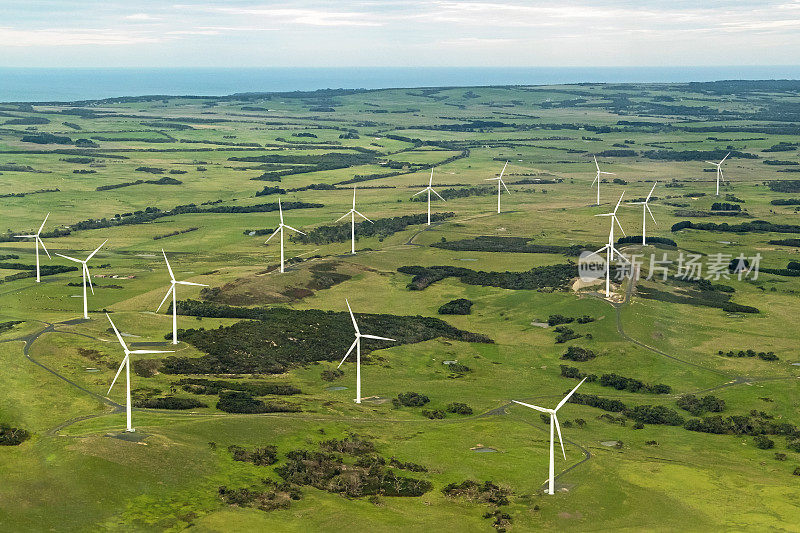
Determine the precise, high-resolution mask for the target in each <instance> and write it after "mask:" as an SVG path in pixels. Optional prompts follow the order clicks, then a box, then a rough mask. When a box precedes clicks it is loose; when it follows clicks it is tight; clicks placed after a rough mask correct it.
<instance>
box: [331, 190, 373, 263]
mask: <svg viewBox="0 0 800 533" xmlns="http://www.w3.org/2000/svg"><path fill="white" fill-rule="evenodd" d="M347 215H350V237H351V239H350V242H351V244H350V253H351V254H353V255H355V253H356V215H358V216H360V217H361V218H363V219H364V220H366V221H367V222H369V223H370V224H374V222H372V221H371V220H370V219H368V218H367V217H365V216H364V215H362V214H361V213H359V212H358V211H356V186H355V185H353V208H352V209H351V210H350V211H348V212H347V213H345V214H344V215H342V216H340V217H339V218H337V219H336V222H339V221H340V220H342V219H343V218H344V217H346V216H347Z"/></svg>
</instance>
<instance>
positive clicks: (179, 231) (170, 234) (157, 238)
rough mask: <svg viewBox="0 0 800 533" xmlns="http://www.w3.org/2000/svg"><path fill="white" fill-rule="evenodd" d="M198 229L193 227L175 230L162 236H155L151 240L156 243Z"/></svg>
mask: <svg viewBox="0 0 800 533" xmlns="http://www.w3.org/2000/svg"><path fill="white" fill-rule="evenodd" d="M199 229H200V228H198V227H193V228H186V229H181V230H175V231H171V232H169V233H165V234H164V235H156V236H154V237H153V240H154V241H158V240H161V239H166V238H167V237H174V236H175V235H183V234H184V233H191V232H192V231H197V230H199Z"/></svg>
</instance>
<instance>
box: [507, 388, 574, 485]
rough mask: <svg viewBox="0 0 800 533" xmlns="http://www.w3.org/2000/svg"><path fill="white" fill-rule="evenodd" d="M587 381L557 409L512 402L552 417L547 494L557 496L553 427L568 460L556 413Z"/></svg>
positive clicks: (570, 393) (568, 395)
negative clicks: (554, 487) (554, 488)
mask: <svg viewBox="0 0 800 533" xmlns="http://www.w3.org/2000/svg"><path fill="white" fill-rule="evenodd" d="M584 381H586V378H583V379H582V380H581V382H580V383H578V384H577V385H576V386H575V388H574V389H572V390H571V391H570V392H569V394H567V395H566V396H565V397H564V399H563V400H561V401H560V402H558V405H556V408H555V409H545V408H544V407H539V406H538V405H531V404H529V403H524V402H518V401H517V400H511V401H512V402H514V403H518V404H520V405H524V406H525V407H530V408H531V409H536V410H537V411H541V412H543V413H547V414H549V415H550V477H549V478H548V483H547V494H555V491H554V490H553V485H554V484H555V463H556V461H555V454H554V453H553V444H554V443H553V441H554V435H553V426H555V427H556V430H558V443H559V444H560V445H561V453H562V454H563V455H564V460H565V461H566V460H567V452H565V451H564V441H563V440H562V439H561V426H560V425H559V424H558V416H557V415H556V411H558V410H559V409H561V407H562V406H563V405H564V404H565V403H567V400H569V399H570V397H571V396H572V395H573V394H575V391H576V390H578V387H580V386H581V385H583V382H584Z"/></svg>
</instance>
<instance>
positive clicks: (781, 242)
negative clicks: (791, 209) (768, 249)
mask: <svg viewBox="0 0 800 533" xmlns="http://www.w3.org/2000/svg"><path fill="white" fill-rule="evenodd" d="M798 205H800V202H799V203H798ZM767 243H768V244H777V245H778V246H800V239H775V240H771V241H767Z"/></svg>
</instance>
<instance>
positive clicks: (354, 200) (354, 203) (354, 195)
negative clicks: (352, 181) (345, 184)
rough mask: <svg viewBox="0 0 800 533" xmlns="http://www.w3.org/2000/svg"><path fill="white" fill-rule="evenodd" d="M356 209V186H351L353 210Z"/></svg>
mask: <svg viewBox="0 0 800 533" xmlns="http://www.w3.org/2000/svg"><path fill="white" fill-rule="evenodd" d="M355 209H356V186H355V185H353V210H354V211H355Z"/></svg>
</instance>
